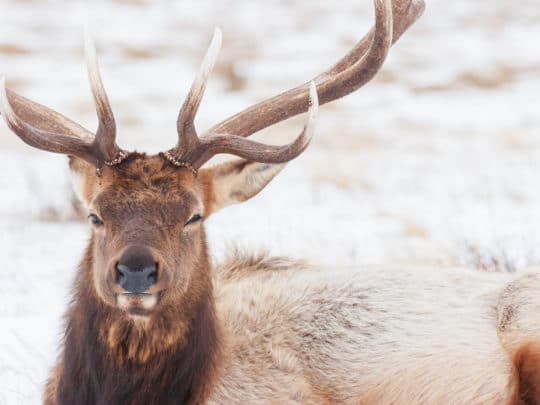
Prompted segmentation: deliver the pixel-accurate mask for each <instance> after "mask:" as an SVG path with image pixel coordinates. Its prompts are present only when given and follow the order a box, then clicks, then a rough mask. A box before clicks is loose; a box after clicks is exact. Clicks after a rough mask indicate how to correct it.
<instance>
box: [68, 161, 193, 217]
mask: <svg viewBox="0 0 540 405" xmlns="http://www.w3.org/2000/svg"><path fill="white" fill-rule="evenodd" d="M94 172H95V171H93V170H92V168H89V170H87V171H86V172H85V173H84V174H83V177H86V178H83V181H82V182H83V183H84V184H85V187H86V188H87V190H85V192H84V194H85V195H87V196H88V197H90V198H88V199H87V201H88V202H89V205H90V207H91V208H94V209H97V210H99V214H100V215H102V216H103V219H104V220H107V219H110V220H122V219H128V218H133V217H134V216H139V217H140V216H141V214H144V216H145V217H153V219H154V220H156V221H171V220H175V219H178V220H180V219H183V218H184V217H187V216H189V215H190V214H192V212H191V211H194V210H202V208H203V207H202V198H201V197H200V194H201V190H200V186H199V181H198V179H197V178H196V176H194V175H193V174H192V173H191V172H190V171H189V170H186V169H179V168H176V167H173V166H172V165H171V164H169V163H168V162H167V161H166V160H165V159H164V158H163V157H162V156H159V155H158V156H146V155H142V154H133V155H130V157H129V159H128V160H127V161H125V162H123V163H122V165H120V166H118V167H116V168H115V169H114V170H113V169H110V170H104V171H103V173H102V175H101V176H98V175H96V174H95V173H94ZM77 175H79V176H80V173H78V174H77Z"/></svg>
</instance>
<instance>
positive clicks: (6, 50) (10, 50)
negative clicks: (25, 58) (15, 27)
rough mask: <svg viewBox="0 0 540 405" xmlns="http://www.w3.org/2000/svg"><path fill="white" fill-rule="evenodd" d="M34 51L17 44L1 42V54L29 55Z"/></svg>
mask: <svg viewBox="0 0 540 405" xmlns="http://www.w3.org/2000/svg"><path fill="white" fill-rule="evenodd" d="M30 53H32V51H30V50H29V49H28V48H24V47H22V46H20V45H15V44H0V54H4V55H28V54H30Z"/></svg>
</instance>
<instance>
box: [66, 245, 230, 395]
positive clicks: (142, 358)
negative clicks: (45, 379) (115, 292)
mask: <svg viewBox="0 0 540 405" xmlns="http://www.w3.org/2000/svg"><path fill="white" fill-rule="evenodd" d="M92 246H93V241H91V242H90V245H89V247H88V248H87V250H86V253H85V256H84V259H83V261H82V263H81V268H80V272H79V274H78V276H77V279H76V280H75V286H74V292H73V302H72V304H71V306H70V309H69V310H68V313H67V316H66V332H65V338H64V351H63V358H62V368H61V372H60V376H59V386H58V391H57V394H58V400H59V403H81V404H83V403H96V404H127V403H135V402H136V403H149V404H153V403H159V404H169V403H170V404H172V403H174V404H178V403H199V402H201V401H202V400H203V399H204V397H205V396H206V394H207V392H208V390H209V388H210V387H211V382H212V381H213V379H214V377H215V375H216V370H217V362H218V360H219V358H220V352H221V351H220V333H219V331H220V328H219V326H218V324H217V320H216V315H215V306H214V297H213V289H212V283H211V279H210V272H209V262H208V258H207V255H206V254H205V255H203V258H202V260H201V262H200V263H199V266H200V267H206V268H201V269H200V272H198V274H204V275H206V277H207V279H206V280H202V282H199V283H198V285H195V286H194V287H193V288H190V291H193V293H192V294H191V296H190V297H189V298H186V299H185V300H184V301H183V302H182V303H179V305H178V306H174V307H168V308H164V309H162V310H160V311H159V313H157V314H153V315H152V316H151V318H150V319H149V320H148V321H145V322H142V321H141V322H139V321H134V320H133V319H130V318H129V317H128V316H127V315H126V314H125V313H123V312H122V311H121V310H119V309H117V308H113V307H110V306H108V305H107V304H105V303H104V302H102V301H101V300H100V299H99V297H98V296H97V295H96V292H95V290H94V287H93V285H94V284H93V282H92V270H91V269H92V264H93V252H92V250H93V249H92Z"/></svg>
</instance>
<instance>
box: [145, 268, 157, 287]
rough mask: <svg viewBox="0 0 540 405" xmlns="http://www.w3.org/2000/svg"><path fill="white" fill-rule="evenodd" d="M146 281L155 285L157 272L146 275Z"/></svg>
mask: <svg viewBox="0 0 540 405" xmlns="http://www.w3.org/2000/svg"><path fill="white" fill-rule="evenodd" d="M147 278H148V280H149V281H151V282H152V283H154V284H155V283H156V281H157V270H154V271H152V272H151V273H150V274H148V277H147Z"/></svg>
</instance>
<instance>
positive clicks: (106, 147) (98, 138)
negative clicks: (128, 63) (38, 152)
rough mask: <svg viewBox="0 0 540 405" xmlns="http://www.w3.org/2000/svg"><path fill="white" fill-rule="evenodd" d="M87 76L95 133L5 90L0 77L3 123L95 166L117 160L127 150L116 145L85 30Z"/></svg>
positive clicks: (32, 143)
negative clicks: (96, 120) (93, 112)
mask: <svg viewBox="0 0 540 405" xmlns="http://www.w3.org/2000/svg"><path fill="white" fill-rule="evenodd" d="M85 54H86V62H87V67H88V78H89V79H90V85H91V88H92V94H93V96H94V102H95V105H96V111H97V115H98V118H99V126H98V129H97V131H96V134H95V135H93V134H92V133H91V132H90V131H88V130H86V129H84V128H82V127H81V126H80V125H78V124H76V123H74V122H73V121H71V120H69V119H67V118H66V117H64V116H62V115H61V114H59V113H57V112H55V111H53V110H51V109H49V108H47V107H45V106H42V105H40V104H38V103H35V102H33V101H30V100H28V99H26V98H24V97H22V96H19V95H18V94H16V93H14V92H12V91H10V90H8V89H7V88H6V85H5V78H2V79H1V81H0V110H1V112H2V115H3V117H4V120H5V121H6V124H7V125H8V127H9V128H11V130H12V131H13V132H15V133H16V134H17V135H18V136H19V138H21V139H22V140H23V141H24V142H26V143H27V144H29V145H30V146H33V147H35V148H38V149H43V150H46V151H49V152H56V153H63V154H67V155H73V156H78V157H80V158H82V159H84V160H86V161H88V162H89V163H91V164H93V165H95V166H96V167H97V168H98V169H101V167H102V166H103V165H104V164H105V165H108V166H114V165H117V164H119V163H120V162H121V161H122V160H123V159H124V158H125V157H126V156H127V152H124V151H123V150H122V149H120V148H119V147H118V145H116V124H115V120H114V115H113V112H112V109H111V106H110V104H109V100H108V98H107V93H105V89H104V87H103V82H102V81H101V75H100V73H99V66H98V61H97V56H96V49H95V46H94V43H93V41H92V39H91V37H90V35H89V33H88V30H85Z"/></svg>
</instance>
